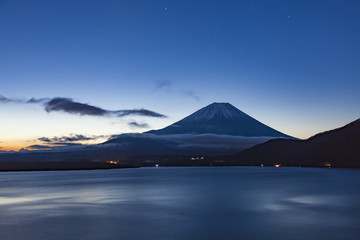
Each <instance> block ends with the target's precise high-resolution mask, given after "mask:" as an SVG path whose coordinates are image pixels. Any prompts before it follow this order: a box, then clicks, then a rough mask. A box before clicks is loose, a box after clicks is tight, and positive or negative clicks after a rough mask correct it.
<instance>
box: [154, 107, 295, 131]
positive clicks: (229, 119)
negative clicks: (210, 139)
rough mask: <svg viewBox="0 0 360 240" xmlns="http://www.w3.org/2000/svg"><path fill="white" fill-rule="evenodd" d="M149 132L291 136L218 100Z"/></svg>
mask: <svg viewBox="0 0 360 240" xmlns="http://www.w3.org/2000/svg"><path fill="white" fill-rule="evenodd" d="M148 133H151V134H155V135H169V134H205V133H210V134H221V135H232V136H246V137H260V136H265V137H285V138H291V137H290V136H288V135H285V134H283V133H281V132H279V131H277V130H275V129H273V128H270V127H268V126H266V125H264V124H263V123H261V122H259V121H257V120H256V119H254V118H252V117H250V116H249V115H247V114H246V113H244V112H242V111H240V110H239V109H237V108H236V107H234V106H233V105H231V104H230V103H216V102H215V103H212V104H210V105H208V106H206V107H204V108H202V109H200V110H198V111H196V112H195V113H193V114H191V115H189V116H188V117H186V118H184V119H182V120H180V121H178V122H176V123H174V124H172V125H170V126H168V127H165V128H163V129H160V130H152V131H149V132H148Z"/></svg>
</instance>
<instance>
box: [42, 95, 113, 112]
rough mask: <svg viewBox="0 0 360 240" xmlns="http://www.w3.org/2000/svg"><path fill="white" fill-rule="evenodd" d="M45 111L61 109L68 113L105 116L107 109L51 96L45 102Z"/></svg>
mask: <svg viewBox="0 0 360 240" xmlns="http://www.w3.org/2000/svg"><path fill="white" fill-rule="evenodd" d="M45 110H46V111H47V112H53V111H63V112H67V113H70V114H80V115H92V116H106V115H108V114H109V111H107V110H104V109H102V108H98V107H95V106H91V105H89V104H85V103H78V102H74V101H73V100H72V99H71V98H53V99H51V100H50V101H48V102H46V103H45Z"/></svg>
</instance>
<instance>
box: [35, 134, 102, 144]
mask: <svg viewBox="0 0 360 240" xmlns="http://www.w3.org/2000/svg"><path fill="white" fill-rule="evenodd" d="M103 137H105V136H104V135H100V136H84V135H81V134H73V135H70V136H62V137H51V138H49V137H41V138H38V139H37V140H39V141H41V142H44V143H51V144H53V143H69V142H78V141H89V140H96V139H98V138H103Z"/></svg>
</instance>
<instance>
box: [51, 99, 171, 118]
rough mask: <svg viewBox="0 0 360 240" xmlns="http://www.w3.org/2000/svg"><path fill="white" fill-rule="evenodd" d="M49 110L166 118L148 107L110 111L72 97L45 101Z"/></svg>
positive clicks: (82, 113) (96, 114) (91, 114)
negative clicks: (74, 99) (76, 100)
mask: <svg viewBox="0 0 360 240" xmlns="http://www.w3.org/2000/svg"><path fill="white" fill-rule="evenodd" d="M45 110H46V111H47V112H52V111H63V112H67V113H70V114H80V115H90V116H114V115H115V116H117V117H125V116H129V115H136V116H146V117H158V118H166V116H165V115H163V114H160V113H156V112H153V111H150V110H147V109H143V108H142V109H129V110H116V111H110V110H105V109H102V108H99V107H95V106H92V105H89V104H85V103H79V102H75V101H73V100H72V99H71V98H53V99H51V100H50V101H48V102H46V103H45Z"/></svg>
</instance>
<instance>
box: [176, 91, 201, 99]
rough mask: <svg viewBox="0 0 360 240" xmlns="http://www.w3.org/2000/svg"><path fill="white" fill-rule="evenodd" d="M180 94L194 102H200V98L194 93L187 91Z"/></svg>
mask: <svg viewBox="0 0 360 240" xmlns="http://www.w3.org/2000/svg"><path fill="white" fill-rule="evenodd" d="M181 94H182V95H184V96H187V97H190V98H192V99H194V100H196V101H199V100H200V97H199V96H198V95H197V94H196V93H195V92H194V91H189V90H182V91H181Z"/></svg>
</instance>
